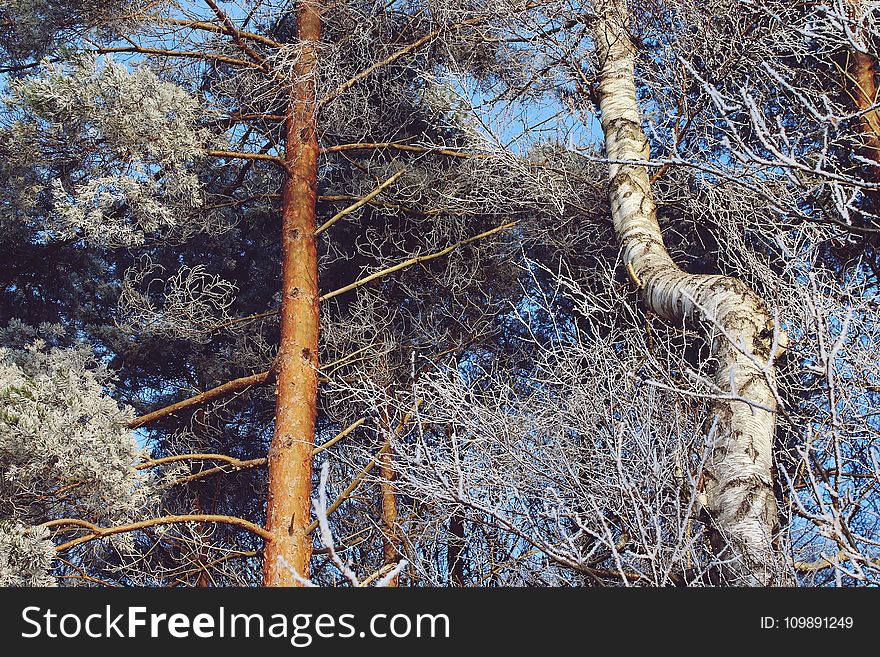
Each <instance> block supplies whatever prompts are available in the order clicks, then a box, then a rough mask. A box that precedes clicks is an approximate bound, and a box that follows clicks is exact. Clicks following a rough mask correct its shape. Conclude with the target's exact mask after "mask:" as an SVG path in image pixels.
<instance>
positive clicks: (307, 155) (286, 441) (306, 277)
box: [263, 2, 321, 586]
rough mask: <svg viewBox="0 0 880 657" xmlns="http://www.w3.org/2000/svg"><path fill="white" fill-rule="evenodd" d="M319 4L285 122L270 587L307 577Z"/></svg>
mask: <svg viewBox="0 0 880 657" xmlns="http://www.w3.org/2000/svg"><path fill="white" fill-rule="evenodd" d="M317 4H318V3H316V2H308V3H299V6H298V8H297V26H298V34H299V38H300V40H301V42H302V53H301V56H300V58H299V60H298V61H297V63H296V67H295V72H296V80H294V81H293V85H292V92H291V101H290V110H289V112H290V113H289V116H288V119H287V144H286V164H287V169H288V177H287V181H286V183H285V186H284V196H283V210H282V228H281V231H282V233H281V244H282V300H281V338H280V343H279V347H278V356H277V361H276V371H277V384H276V386H277V387H276V395H277V397H276V405H275V433H274V436H273V437H272V444H271V446H270V448H269V494H268V500H267V508H266V529H268V530H269V532H270V533H271V534H272V539H271V540H270V541H267V544H266V547H265V551H264V562H263V575H264V584H265V585H266V586H297V585H299V584H300V583H299V582H298V581H297V578H296V577H295V576H294V573H296V574H297V575H299V576H300V577H304V578H305V577H308V576H309V562H310V560H311V556H312V540H311V538H310V536H309V535H308V534H307V531H306V530H307V527H308V526H309V524H310V523H311V492H312V456H311V453H312V449H313V447H314V441H315V415H316V412H317V411H316V408H317V396H318V370H317V367H318V299H319V292H318V264H317V263H318V261H317V250H316V245H315V203H316V200H317V164H318V142H317V133H316V129H315V81H314V72H315V63H316V56H317V54H316V50H317V43H318V41H319V39H320V36H321V18H320V14H319V11H318V7H317Z"/></svg>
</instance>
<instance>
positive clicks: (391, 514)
mask: <svg viewBox="0 0 880 657" xmlns="http://www.w3.org/2000/svg"><path fill="white" fill-rule="evenodd" d="M379 473H380V476H381V477H382V529H383V531H384V535H383V537H382V547H383V554H384V556H385V564H386V565H390V564H396V563H397V562H398V560H399V558H400V554H399V553H398V551H397V494H396V493H395V492H394V483H393V482H394V451H393V450H392V449H389V450H388V451H387V452H385V453H384V454H383V455H382V460H381V461H380V463H379ZM397 584H398V578H397V577H396V576H395V577H394V578H393V579H392V580H391V581H389V583H388V586H391V587H394V586H397Z"/></svg>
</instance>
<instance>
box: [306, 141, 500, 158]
mask: <svg viewBox="0 0 880 657" xmlns="http://www.w3.org/2000/svg"><path fill="white" fill-rule="evenodd" d="M380 148H391V149H393V150H398V151H409V152H412V153H431V154H434V155H447V156H449V157H468V158H477V159H490V158H495V157H496V156H495V155H490V154H489V153H467V152H464V151H453V150H450V149H448V148H436V147H433V146H413V145H411V144H402V143H400V142H395V141H383V142H360V143H356V144H337V145H335V146H325V147H324V148H322V149H321V150H320V151H319V152H320V153H321V154H322V155H326V154H327V153H343V152H345V151H366V150H376V149H380Z"/></svg>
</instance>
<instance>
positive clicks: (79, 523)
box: [39, 514, 272, 553]
mask: <svg viewBox="0 0 880 657" xmlns="http://www.w3.org/2000/svg"><path fill="white" fill-rule="evenodd" d="M190 522H211V523H219V524H224V525H233V526H235V527H240V528H241V529H246V530H247V531H249V532H251V533H253V534H256V535H257V536H259V537H261V538H263V539H264V540H271V538H272V535H271V534H270V533H269V532H268V531H267V530H266V529H264V528H263V527H260V525H257V524H255V523H253V522H251V521H250V520H245V519H244V518H238V517H236V516H222V515H213V514H202V515H184V516H163V517H161V518H150V519H149V520H142V521H140V522H132V523H129V524H127V525H117V526H116V527H99V526H98V525H95V524H94V523H91V522H88V521H86V520H79V519H78V518H60V519H58V520H50V521H49V522H44V523H43V524H42V525H39V526H40V527H47V528H52V527H63V526H74V527H82V528H84V529H87V530H89V533H88V534H86V535H85V536H80V537H79V538H75V539H73V540H72V541H68V542H67V543H62V544H61V545H58V546H56V547H55V551H56V552H59V553H61V552H64V551H66V550H69V549H70V548H72V547H75V546H77V545H81V544H82V543H87V542H89V541H93V540H95V539H96V538H106V537H107V536H113V535H114V534H122V533H125V532H131V531H137V530H139V529H146V528H147V527H156V526H159V525H175V524H181V523H190Z"/></svg>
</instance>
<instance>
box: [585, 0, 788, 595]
mask: <svg viewBox="0 0 880 657" xmlns="http://www.w3.org/2000/svg"><path fill="white" fill-rule="evenodd" d="M628 24H629V16H628V11H627V6H626V1H625V0H604V1H602V2H600V3H598V7H597V22H596V31H595V36H596V45H597V49H598V54H599V63H600V66H601V71H600V79H599V89H598V91H599V106H600V109H601V122H602V129H603V132H604V135H605V150H606V154H607V156H608V158H609V159H610V160H612V163H611V164H610V167H609V168H610V173H609V178H610V184H609V196H610V204H611V213H612V219H613V223H614V229H615V232H616V233H617V236H618V239H619V240H620V243H621V249H622V253H623V261H624V263H625V264H626V265H627V269H628V271H629V272H630V277H631V278H632V280H633V282H634V283H635V284H636V285H637V286H638V287H639V288H641V291H642V295H643V299H644V303H645V306H646V307H647V308H648V309H649V310H650V311H651V312H653V313H655V314H657V315H659V316H660V317H662V318H664V319H665V320H667V321H669V322H671V323H674V324H679V325H680V324H681V322H682V321H686V322H688V323H690V324H691V325H693V326H696V327H699V328H700V329H701V331H702V332H703V334H704V335H705V337H706V339H707V341H708V342H709V344H710V346H711V353H712V357H713V359H715V360H716V362H717V364H718V365H717V371H716V373H715V384H716V385H717V386H718V388H720V390H721V391H722V394H724V395H736V396H739V397H741V398H744V399H748V400H750V401H751V402H752V403H746V402H742V401H729V400H718V401H717V402H716V403H715V404H714V413H713V415H714V417H713V422H712V431H711V434H710V436H711V438H712V445H711V452H710V456H709V459H708V465H707V470H706V472H705V473H704V486H705V487H704V494H705V497H704V506H705V510H706V511H707V512H708V516H709V518H710V526H711V532H710V536H711V542H712V546H713V548H714V550H715V551H716V554H718V556H719V557H721V558H722V559H723V560H724V562H725V566H724V567H723V568H722V569H721V572H720V574H721V576H722V577H723V579H724V581H725V582H726V583H728V584H738V585H772V584H778V583H780V582H783V581H784V580H785V578H784V577H783V576H782V575H781V573H782V569H781V567H780V561H779V558H778V556H777V554H776V550H775V549H774V542H775V535H776V533H777V528H778V515H777V509H776V499H775V496H774V491H773V476H772V464H773V437H774V431H775V421H776V415H775V408H776V400H775V395H774V386H775V380H774V369H773V367H772V364H771V365H770V366H768V367H766V368H765V371H762V368H761V367H759V366H758V364H757V363H767V362H768V360H770V356H771V349H772V348H773V332H774V331H773V328H774V327H773V321H772V318H771V317H770V315H769V314H768V311H767V309H766V307H765V304H764V303H763V302H762V300H761V299H760V298H758V296H757V295H756V294H755V293H754V292H753V291H752V290H750V289H749V288H748V287H747V286H746V285H745V284H743V283H742V282H741V281H739V280H737V279H735V278H730V277H726V276H711V275H700V274H689V273H687V272H685V271H683V270H681V269H680V268H679V267H678V266H677V265H676V264H675V263H674V262H673V261H672V259H671V258H670V256H669V254H668V253H667V251H666V248H665V246H664V243H663V237H662V235H661V232H660V227H659V225H658V223H657V217H656V206H655V205H654V202H653V200H652V197H651V188H650V182H649V178H648V173H647V169H646V167H645V166H642V165H640V164H620V163H617V164H615V163H613V162H614V161H630V162H632V161H636V162H637V161H646V160H647V159H648V158H649V147H648V141H647V138H646V137H645V133H644V131H643V130H642V127H641V117H640V114H639V108H638V104H637V100H636V90H635V78H634V63H635V48H634V46H633V43H632V41H631V39H630V37H629V32H628Z"/></svg>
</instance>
